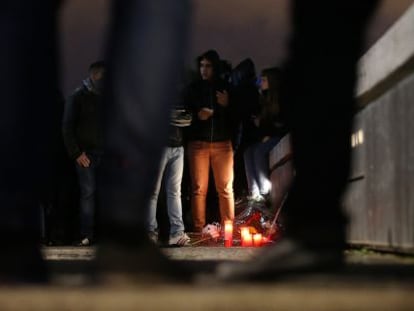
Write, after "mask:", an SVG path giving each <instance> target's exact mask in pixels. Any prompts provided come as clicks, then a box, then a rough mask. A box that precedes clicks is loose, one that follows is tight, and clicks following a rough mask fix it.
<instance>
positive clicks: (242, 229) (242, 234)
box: [240, 227, 250, 246]
mask: <svg viewBox="0 0 414 311" xmlns="http://www.w3.org/2000/svg"><path fill="white" fill-rule="evenodd" d="M248 235H250V231H249V228H248V227H240V237H241V246H246V245H245V241H246V240H245V238H244V237H245V236H248Z"/></svg>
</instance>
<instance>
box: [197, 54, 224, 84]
mask: <svg viewBox="0 0 414 311" xmlns="http://www.w3.org/2000/svg"><path fill="white" fill-rule="evenodd" d="M203 59H207V60H208V61H209V62H211V64H212V65H213V75H214V77H215V78H216V77H219V76H220V74H221V70H220V67H221V66H220V56H219V54H218V53H217V51H216V50H208V51H207V52H204V53H203V54H201V55H200V56H199V57H197V66H198V68H200V63H201V61H202V60H203Z"/></svg>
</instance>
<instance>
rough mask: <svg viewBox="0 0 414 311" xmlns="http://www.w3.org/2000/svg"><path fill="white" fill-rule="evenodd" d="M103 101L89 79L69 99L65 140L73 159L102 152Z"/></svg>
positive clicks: (65, 115) (64, 133)
mask: <svg viewBox="0 0 414 311" xmlns="http://www.w3.org/2000/svg"><path fill="white" fill-rule="evenodd" d="M101 101H102V96H101V95H100V94H99V93H98V92H97V91H96V90H95V89H94V88H93V86H92V85H91V83H90V81H89V80H88V79H87V80H85V81H84V83H83V86H81V87H79V88H77V89H76V90H75V91H74V93H73V94H72V95H71V96H70V97H69V98H68V100H67V103H66V106H65V113H64V117H63V139H64V142H65V146H66V149H67V151H68V154H69V156H70V157H71V158H72V159H76V158H77V157H79V156H80V154H81V153H82V152H102V149H103V133H102V122H101V116H100V110H99V107H100V106H101Z"/></svg>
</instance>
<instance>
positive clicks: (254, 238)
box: [253, 233, 262, 246]
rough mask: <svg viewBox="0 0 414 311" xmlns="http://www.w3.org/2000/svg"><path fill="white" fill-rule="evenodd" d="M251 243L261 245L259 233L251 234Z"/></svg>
mask: <svg viewBox="0 0 414 311" xmlns="http://www.w3.org/2000/svg"><path fill="white" fill-rule="evenodd" d="M253 245H254V246H262V235H261V234H260V233H256V234H254V235H253Z"/></svg>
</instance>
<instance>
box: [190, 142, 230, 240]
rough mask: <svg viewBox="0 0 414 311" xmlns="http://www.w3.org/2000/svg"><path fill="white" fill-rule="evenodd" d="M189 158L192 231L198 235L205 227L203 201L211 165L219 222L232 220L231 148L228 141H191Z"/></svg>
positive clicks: (205, 197)
mask: <svg viewBox="0 0 414 311" xmlns="http://www.w3.org/2000/svg"><path fill="white" fill-rule="evenodd" d="M188 156H189V168H190V175H191V191H192V196H191V208H192V214H193V224H194V231H195V232H201V231H202V229H203V227H204V226H205V224H206V199H207V190H208V181H209V172H210V165H211V168H212V170H213V175H214V183H215V186H216V190H217V193H218V197H219V208H220V217H221V223H223V222H224V221H225V220H233V219H234V195H233V148H232V145H231V141H221V142H211V143H210V142H204V141H193V142H190V143H189V145H188Z"/></svg>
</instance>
